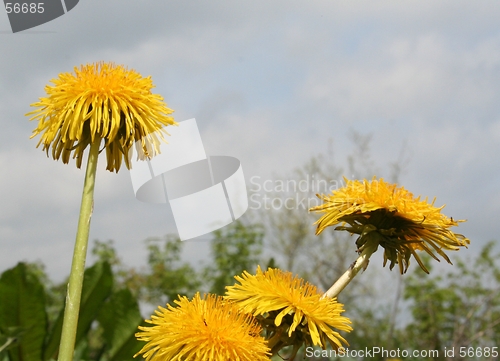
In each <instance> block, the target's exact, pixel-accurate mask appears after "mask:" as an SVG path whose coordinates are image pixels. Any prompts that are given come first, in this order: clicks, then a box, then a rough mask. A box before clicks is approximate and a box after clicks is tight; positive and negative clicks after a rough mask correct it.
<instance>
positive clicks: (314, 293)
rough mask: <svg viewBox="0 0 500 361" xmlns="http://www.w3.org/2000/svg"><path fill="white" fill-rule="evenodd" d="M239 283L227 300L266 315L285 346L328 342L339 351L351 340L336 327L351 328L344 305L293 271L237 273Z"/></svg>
mask: <svg viewBox="0 0 500 361" xmlns="http://www.w3.org/2000/svg"><path fill="white" fill-rule="evenodd" d="M235 279H236V280H237V281H238V282H239V284H235V285H234V286H229V287H227V292H226V299H228V300H230V301H233V302H235V303H236V304H238V305H239V306H240V307H241V308H242V310H244V311H245V312H250V313H252V314H253V315H254V316H262V317H261V320H262V321H263V322H261V324H262V323H263V324H264V325H267V329H268V331H269V330H271V333H272V335H270V338H271V339H272V337H273V336H277V337H281V341H282V343H284V344H285V345H294V346H300V345H302V344H303V343H305V344H306V345H319V346H321V347H323V348H325V347H326V344H327V342H328V343H330V344H331V346H332V347H333V348H334V349H336V350H338V349H340V348H342V347H343V346H342V343H345V344H347V341H346V340H345V339H344V338H343V337H342V336H341V335H340V334H339V333H338V332H337V331H336V330H335V329H337V330H342V331H351V330H352V328H351V326H349V324H350V323H351V321H350V320H349V319H348V318H347V317H344V316H341V313H342V312H344V310H343V305H342V304H340V303H338V302H337V301H336V300H335V299H329V298H323V299H321V295H322V294H321V293H320V292H319V290H318V289H317V288H316V286H314V285H312V284H310V283H308V282H305V281H304V280H303V279H301V278H298V277H297V276H295V277H293V276H292V273H291V272H284V271H281V270H279V269H272V268H270V269H268V270H267V271H266V272H263V271H262V270H261V268H260V267H258V268H257V273H256V275H251V274H249V273H248V272H246V271H245V272H243V275H242V276H235Z"/></svg>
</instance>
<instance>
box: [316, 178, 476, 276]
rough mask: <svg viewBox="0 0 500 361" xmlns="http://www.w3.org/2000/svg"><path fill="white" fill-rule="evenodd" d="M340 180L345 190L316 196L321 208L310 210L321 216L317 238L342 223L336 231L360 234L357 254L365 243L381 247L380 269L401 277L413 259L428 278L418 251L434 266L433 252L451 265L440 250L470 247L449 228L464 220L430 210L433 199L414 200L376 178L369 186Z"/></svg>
mask: <svg viewBox="0 0 500 361" xmlns="http://www.w3.org/2000/svg"><path fill="white" fill-rule="evenodd" d="M344 179H345V181H346V185H345V187H343V188H340V189H338V190H335V191H333V192H332V194H331V195H329V196H326V195H318V197H320V198H321V199H322V200H323V202H324V203H323V204H322V205H320V206H318V207H314V208H311V209H310V210H311V211H316V212H324V213H326V214H325V215H323V216H322V217H321V218H320V219H319V220H318V221H317V222H316V224H317V229H316V234H320V233H321V232H322V231H323V230H324V229H325V228H326V227H329V226H334V225H337V224H339V223H341V224H342V225H341V226H339V227H337V228H335V229H336V230H347V231H349V232H351V233H356V234H358V235H360V237H359V238H358V240H357V242H356V245H357V246H358V250H360V251H361V250H362V249H363V247H364V246H365V245H366V243H367V242H368V241H369V240H371V241H372V242H376V246H378V245H380V246H381V247H383V248H384V266H385V264H386V263H387V260H390V261H391V264H390V269H392V268H393V267H394V265H395V264H398V265H399V268H400V272H401V273H404V272H406V270H407V269H408V266H409V262H410V257H411V256H412V255H413V256H414V258H415V259H416V261H417V262H418V264H419V265H420V267H421V268H422V269H423V270H424V271H425V272H427V273H429V272H428V271H427V269H426V268H425V266H424V264H423V263H422V261H421V259H420V257H419V256H418V254H417V253H416V251H417V250H418V251H422V250H423V251H425V252H427V253H428V254H429V255H430V256H432V257H433V258H434V259H436V260H438V261H439V259H438V258H437V256H436V255H435V254H434V251H435V252H437V253H438V254H439V255H440V256H441V257H443V258H444V259H445V260H446V261H447V262H448V263H450V264H451V261H450V259H449V258H448V256H447V255H446V253H444V251H443V249H444V250H458V249H459V247H467V245H468V244H469V243H470V241H469V239H467V238H466V237H464V236H463V235H461V234H457V233H454V232H452V231H451V230H450V229H449V228H450V227H452V226H458V223H459V222H465V221H464V220H454V219H453V218H448V217H447V216H445V215H444V214H442V213H441V210H442V209H443V208H444V205H443V206H442V207H435V206H434V202H435V201H436V199H435V198H434V200H433V201H432V203H430V204H429V202H428V199H427V198H425V199H424V200H421V199H420V197H417V198H415V197H414V196H413V194H412V193H410V192H408V191H407V190H406V189H405V188H404V187H397V185H396V184H389V183H387V182H385V181H384V180H383V179H380V180H377V179H376V178H375V177H374V178H373V179H372V181H367V180H363V182H360V181H357V180H348V179H346V178H344ZM346 224H348V225H349V226H346Z"/></svg>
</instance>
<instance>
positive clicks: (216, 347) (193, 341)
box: [135, 293, 269, 361]
mask: <svg viewBox="0 0 500 361" xmlns="http://www.w3.org/2000/svg"><path fill="white" fill-rule="evenodd" d="M174 302H175V303H176V304H177V307H173V306H171V305H167V308H163V307H159V309H158V310H156V311H155V315H153V316H152V317H151V320H147V321H146V322H148V323H150V324H152V325H153V326H151V327H139V329H140V330H141V332H138V333H136V337H137V338H138V339H139V340H141V341H146V342H147V344H146V345H145V346H144V347H143V348H142V350H141V351H139V352H138V353H137V354H136V355H135V356H137V355H139V354H144V358H145V359H146V360H147V361H150V360H155V361H227V360H235V361H268V360H269V357H268V356H267V354H268V347H267V345H266V342H265V340H264V338H263V337H261V336H260V332H261V328H260V326H259V324H258V323H257V322H256V321H255V319H254V318H253V317H252V316H251V315H249V314H244V313H242V312H241V310H240V309H239V308H238V306H236V305H235V304H232V303H230V302H227V301H225V300H224V299H223V298H222V297H220V296H215V295H207V296H204V297H203V298H201V297H200V294H199V293H197V294H196V295H195V296H194V297H193V299H192V300H191V301H189V300H188V299H187V298H186V297H179V299H178V300H176V301H174Z"/></svg>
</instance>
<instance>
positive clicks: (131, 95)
mask: <svg viewBox="0 0 500 361" xmlns="http://www.w3.org/2000/svg"><path fill="white" fill-rule="evenodd" d="M52 83H53V84H54V85H53V86H51V85H47V86H46V87H45V91H46V93H47V97H45V98H40V100H39V101H38V102H36V103H34V104H32V105H31V106H33V107H36V108H37V109H36V110H33V111H31V112H29V113H28V114H27V115H32V117H31V118H30V120H35V119H36V120H38V126H37V128H36V129H35V130H34V131H33V133H34V134H33V135H32V138H33V137H35V136H36V135H38V134H41V138H40V141H39V143H38V145H37V147H38V146H39V145H40V144H43V150H45V151H46V152H47V155H48V152H49V148H50V147H51V146H52V157H53V158H54V159H55V160H58V159H59V158H60V157H61V156H62V161H63V162H64V163H68V162H69V158H70V155H71V153H73V158H76V165H77V167H78V168H80V167H81V164H82V156H83V152H84V150H85V149H86V148H87V146H89V144H92V143H94V142H99V144H100V142H101V140H104V148H105V149H106V157H107V169H108V170H109V171H116V172H118V170H119V169H120V165H121V162H122V159H124V160H125V164H126V166H127V168H130V162H129V158H128V156H129V150H130V148H131V147H132V145H133V144H134V143H135V142H137V141H140V142H141V149H140V152H138V153H139V154H140V157H142V158H144V157H148V158H149V157H151V156H153V155H154V154H156V153H158V152H159V144H160V140H164V139H163V135H162V134H161V132H162V128H163V127H164V126H167V125H173V124H176V123H175V121H174V119H173V118H172V117H170V116H169V114H171V113H173V111H172V110H171V109H169V108H167V106H166V104H165V103H164V101H163V98H162V97H161V96H160V95H158V94H152V93H151V89H152V88H154V85H153V82H152V80H151V78H150V77H146V78H143V77H142V76H141V75H140V74H139V73H137V72H135V71H134V70H128V69H126V68H124V67H123V66H118V65H115V64H113V63H104V62H99V63H94V64H87V65H83V66H81V67H80V68H76V67H75V69H74V74H72V73H62V74H59V77H58V78H57V79H53V80H52Z"/></svg>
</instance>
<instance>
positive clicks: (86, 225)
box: [58, 139, 101, 361]
mask: <svg viewBox="0 0 500 361" xmlns="http://www.w3.org/2000/svg"><path fill="white" fill-rule="evenodd" d="M100 143H101V142H100V139H95V140H94V142H93V143H91V146H90V152H89V159H88V162H87V170H86V172H85V181H84V183H83V193H82V203H81V206H80V218H79V220H78V230H77V232H76V240H75V249H74V251H73V262H72V264H71V273H70V276H69V283H68V291H67V294H66V307H65V309H64V320H63V326H62V335H61V343H60V344H59V357H58V361H71V360H72V359H73V353H74V349H75V340H76V330H77V326H78V314H79V311H80V299H81V295H82V284H83V275H84V272H85V259H86V257H87V245H88V240H89V229H90V218H91V217H92V211H93V208H94V183H95V174H96V169H97V157H98V155H99V145H100Z"/></svg>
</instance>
